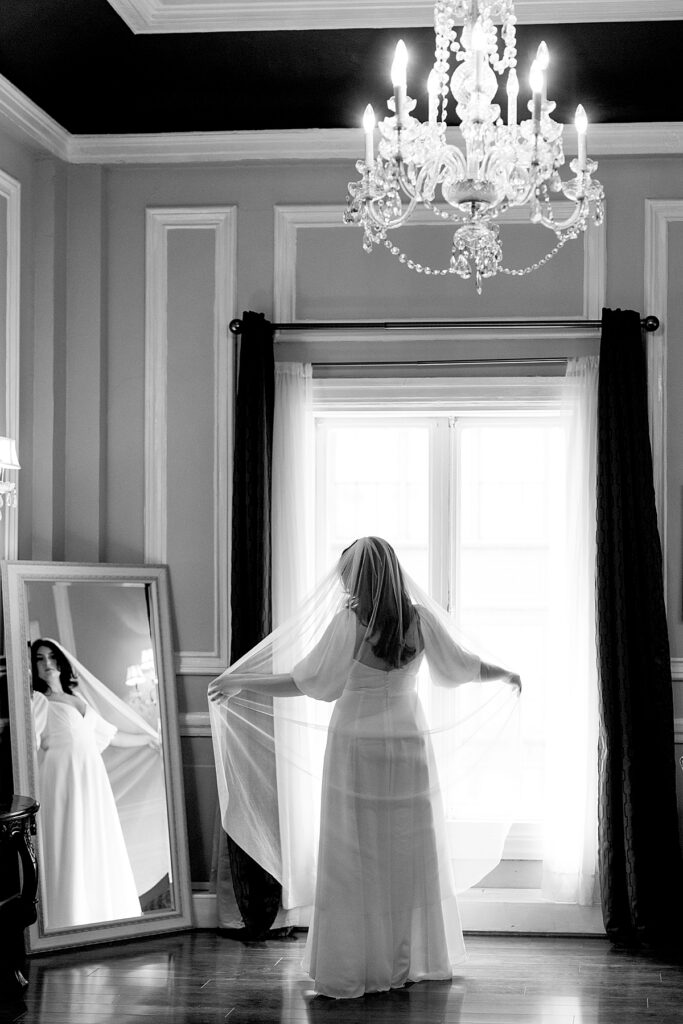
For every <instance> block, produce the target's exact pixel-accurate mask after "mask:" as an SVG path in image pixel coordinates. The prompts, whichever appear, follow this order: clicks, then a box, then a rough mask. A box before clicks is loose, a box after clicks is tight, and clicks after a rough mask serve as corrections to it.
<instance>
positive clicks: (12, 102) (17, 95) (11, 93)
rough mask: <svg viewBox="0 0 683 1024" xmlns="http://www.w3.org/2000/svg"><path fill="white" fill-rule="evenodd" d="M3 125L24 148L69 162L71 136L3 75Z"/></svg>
mask: <svg viewBox="0 0 683 1024" xmlns="http://www.w3.org/2000/svg"><path fill="white" fill-rule="evenodd" d="M0 125H2V127H3V128H5V129H6V130H7V132H8V134H10V135H12V136H14V137H15V138H17V139H19V141H20V142H23V143H24V144H25V145H29V146H31V147H33V148H36V149H39V150H40V151H41V152H45V151H47V152H48V153H51V154H52V156H57V157H59V158H60V159H61V160H69V146H70V142H71V139H72V136H71V135H70V134H69V132H68V131H67V130H66V129H65V128H62V126H61V125H60V124H57V122H56V121H54V120H53V119H52V118H51V117H50V116H49V115H48V114H46V113H45V111H44V110H42V109H41V108H40V107H39V106H38V105H37V104H36V103H34V102H33V100H30V99H29V98H28V96H26V95H25V94H24V93H23V92H21V91H20V90H19V89H17V88H16V86H14V85H12V83H11V82H10V81H9V79H7V78H5V77H4V75H0Z"/></svg>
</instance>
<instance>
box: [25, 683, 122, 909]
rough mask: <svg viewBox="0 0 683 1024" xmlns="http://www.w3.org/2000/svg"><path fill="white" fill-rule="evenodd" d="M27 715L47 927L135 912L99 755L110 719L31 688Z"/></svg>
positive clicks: (116, 816) (110, 731) (109, 730)
mask: <svg viewBox="0 0 683 1024" xmlns="http://www.w3.org/2000/svg"><path fill="white" fill-rule="evenodd" d="M33 714H34V722H35V727H36V736H37V740H38V748H39V749H38V785H39V790H38V799H39V802H40V811H39V813H38V837H39V870H40V875H41V879H42V892H43V894H44V899H45V904H44V906H45V923H46V926H47V927H48V928H50V929H53V928H65V927H69V926H72V925H85V924H96V923H100V922H103V921H117V920H121V919H124V918H130V917H139V916H140V914H141V909H140V900H139V899H138V895H137V891H136V887H135V880H134V878H133V872H132V869H131V866H130V860H129V857H128V853H127V850H126V845H125V842H124V838H123V832H122V830H121V823H120V820H119V814H118V811H117V808H116V803H115V801H114V796H113V793H112V789H111V785H110V783H109V778H108V776H107V771H106V768H105V766H104V762H103V760H102V757H101V751H102V750H104V749H105V747H107V746H108V744H109V743H110V741H111V739H112V737H113V736H114V734H115V733H116V728H115V726H113V725H111V724H110V723H109V722H106V721H105V720H104V719H103V718H102V717H101V716H100V715H99V714H98V713H97V712H96V711H95V710H94V708H92V707H91V706H90V705H89V704H86V710H85V714H84V715H83V714H81V712H80V711H79V710H78V708H77V707H76V706H75V705H73V704H70V703H66V702H64V701H50V700H48V698H47V697H46V696H45V695H44V694H42V693H38V692H35V693H34V694H33Z"/></svg>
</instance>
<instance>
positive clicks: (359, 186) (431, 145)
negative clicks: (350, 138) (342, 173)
mask: <svg viewBox="0 0 683 1024" xmlns="http://www.w3.org/2000/svg"><path fill="white" fill-rule="evenodd" d="M458 20H460V21H462V23H463V24H462V27H461V29H460V32H459V34H458V31H457V29H456V22H457V21H458ZM516 21H517V19H516V17H515V13H514V5H513V2H512V0H436V3H435V7H434V31H435V35H436V47H435V57H434V67H433V69H432V72H431V74H430V75H429V80H428V84H427V91H428V94H429V117H428V120H427V121H426V122H425V123H422V122H420V121H418V120H417V119H416V118H415V117H413V116H412V111H413V110H414V108H415V100H414V99H411V98H410V97H409V96H408V94H407V86H406V68H407V63H408V55H407V51H406V48H405V45H404V43H403V41H402V40H400V41H399V43H398V45H397V47H396V56H395V58H394V62H393V64H392V68H391V78H392V83H393V96H392V97H391V98H390V99H389V101H388V107H389V110H390V111H392V114H391V116H388V117H385V118H384V120H383V121H380V122H379V132H380V140H379V146H378V152H377V153H375V149H374V132H375V116H374V112H373V110H372V107H371V106H369V105H368V107H367V108H366V110H365V116H364V118H363V129H364V132H365V158H364V159H363V160H358V161H357V162H356V169H357V170H358V172H359V173H360V175H361V178H360V180H359V181H355V182H350V183H349V186H348V190H349V195H348V197H347V200H348V201H347V208H346V211H345V214H344V221H345V222H346V223H347V224H360V225H361V226H362V228H363V234H364V237H363V248H364V249H365V251H366V252H370V251H371V250H372V248H373V246H375V245H379V244H382V245H384V246H385V247H386V248H387V249H388V250H389V252H390V253H391V254H392V256H395V257H397V258H398V260H399V262H400V263H403V264H404V265H405V266H407V267H408V268H409V269H410V270H413V271H416V272H417V273H418V274H420V273H424V274H432V275H437V276H438V275H441V276H446V275H447V274H457V275H458V276H459V277H461V278H465V279H468V278H471V277H474V280H475V283H476V286H477V291H478V292H481V283H482V279H483V278H485V277H493V276H495V275H496V274H509V275H512V276H515V277H518V276H521V275H523V274H528V273H530V272H531V271H533V270H536V269H537V268H538V267H540V266H542V265H543V264H544V263H547V262H548V260H550V259H551V258H552V257H553V256H554V255H555V254H556V253H557V252H559V250H560V249H561V248H562V246H563V245H564V244H565V243H566V242H567V241H568V240H569V239H570V238H576V237H577V236H578V235H579V234H580V232H582V231H585V229H586V227H587V224H588V219H589V217H592V219H593V220H594V221H595V223H596V224H599V223H600V222H601V221H602V216H603V208H602V199H603V190H602V186H601V184H600V182H599V181H596V180H594V179H593V178H592V174H593V172H594V171H595V170H596V169H597V166H598V165H597V163H596V162H595V161H594V160H589V159H588V157H587V154H586V132H587V127H588V122H587V118H586V114H585V111H584V109H583V107H581V106H579V107H578V108H577V111H576V120H575V126H576V132H577V142H578V155H577V157H576V158H575V159H573V160H572V161H571V163H570V164H569V167H570V169H571V170H572V172H573V173H574V177H573V178H569V179H568V180H565V181H563V180H562V179H561V178H560V174H559V168H560V167H561V166H562V165H563V164H564V153H563V150H562V129H563V127H564V126H563V125H562V124H559V123H558V122H557V121H553V119H552V117H551V114H552V113H553V111H554V110H555V103H553V102H552V100H549V99H548V97H547V87H546V70H547V67H548V63H549V54H548V48H547V46H546V45H545V43H541V44H540V46H539V47H538V52H537V54H536V58H535V60H534V61H533V62H532V65H531V70H530V74H529V84H530V86H531V93H532V96H531V100H530V101H529V103H528V110H529V113H530V115H531V116H530V117H528V118H526V119H524V120H518V117H517V98H518V95H519V81H518V78H517V70H516V67H517V47H516V34H515V24H516ZM497 23H499V24H497ZM451 54H454V56H455V62H456V65H457V66H456V68H455V71H454V73H453V74H452V75H451V74H450V59H451V58H450V55H451ZM506 70H507V111H506V114H507V123H505V122H504V121H503V119H502V117H501V109H500V107H499V106H498V104H496V103H493V102H492V101H493V99H494V97H495V95H496V93H497V91H498V76H502V75H503V72H505V71H506ZM449 93H450V94H451V95H452V97H453V99H454V100H455V112H456V114H457V116H458V117H459V118H460V132H461V134H462V144H461V147H460V148H459V147H457V146H454V145H450V144H449V143H448V142H447V141H446V119H447V110H448V98H449ZM551 193H560V194H561V195H562V196H564V198H565V199H567V200H569V201H570V202H572V203H573V204H574V206H573V209H571V212H570V214H569V216H568V217H566V218H565V219H563V220H557V219H556V218H555V216H554V211H553V203H552V201H551ZM418 204H420V205H421V206H424V207H425V208H426V209H427V210H430V211H431V212H432V213H433V214H434V216H435V218H438V219H441V220H448V221H451V222H453V223H454V224H456V225H457V227H456V230H455V234H454V235H453V245H452V249H451V258H450V262H449V263H448V265H447V266H445V267H441V268H433V267H429V266H423V265H422V264H421V263H417V262H415V261H414V260H413V259H409V258H408V255H407V254H406V253H405V252H402V251H401V249H400V247H399V246H397V245H394V244H393V242H392V240H391V239H389V238H388V237H387V233H388V232H389V231H391V230H393V229H394V228H397V227H400V226H401V225H403V224H405V223H406V222H407V221H408V220H409V219H410V217H411V215H412V213H413V211H414V210H415V208H416V207H417V206H418ZM513 206H528V208H529V216H530V220H531V222H532V223H533V224H540V225H543V226H544V227H546V228H549V229H550V230H551V231H553V232H554V234H555V238H556V241H555V244H554V246H553V247H552V248H551V249H550V250H549V251H548V252H547V253H546V255H545V256H543V257H542V258H541V259H539V260H538V261H537V262H536V263H533V264H531V265H530V266H525V267H518V268H509V267H505V266H503V263H502V258H503V253H502V246H501V242H500V238H499V226H498V224H497V223H496V221H497V219H498V217H499V216H500V214H502V213H504V212H505V210H507V209H509V208H510V207H513Z"/></svg>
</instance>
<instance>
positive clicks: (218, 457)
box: [144, 206, 236, 675]
mask: <svg viewBox="0 0 683 1024" xmlns="http://www.w3.org/2000/svg"><path fill="white" fill-rule="evenodd" d="M194 230H202V231H206V230H209V231H213V233H214V235H215V264H214V266H215V304H214V344H213V348H214V368H213V370H214V381H213V386H214V394H213V398H214V408H215V410H216V418H215V431H214V439H213V480H212V481H211V484H212V487H211V492H210V493H211V500H212V501H213V511H214V516H213V532H214V536H213V542H214V551H215V559H214V578H213V580H207V581H206V589H207V593H211V594H212V601H213V607H212V611H211V615H212V622H213V638H214V639H213V644H212V647H211V649H210V650H192V651H190V650H182V651H177V652H176V666H177V671H178V672H180V673H183V674H185V675H202V674H208V675H215V674H217V673H219V672H221V671H222V670H223V669H224V668H225V667H226V665H227V663H228V648H229V560H230V550H229V536H230V534H229V530H230V504H231V459H232V415H231V410H230V409H229V408H228V404H229V403H228V399H229V396H230V395H231V394H232V381H233V373H234V367H233V347H232V345H231V344H230V341H229V335H228V329H227V325H228V323H229V321H230V319H231V317H232V316H233V315H234V303H235V275H236V260H235V255H236V208H235V207H234V206H225V207H187V208H184V207H172V208H149V209H148V210H147V252H146V327H145V504H144V558H145V561H146V562H151V563H168V561H169V551H168V538H167V498H168V490H167V475H168V461H167V460H168V450H167V436H168V381H167V363H168V318H167V302H168V241H169V232H172V231H194Z"/></svg>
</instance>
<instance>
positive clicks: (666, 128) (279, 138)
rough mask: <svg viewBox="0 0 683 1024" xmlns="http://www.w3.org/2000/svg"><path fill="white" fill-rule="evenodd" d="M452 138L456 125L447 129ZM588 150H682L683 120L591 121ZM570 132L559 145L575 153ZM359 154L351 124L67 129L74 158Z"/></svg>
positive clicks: (226, 159)
mask: <svg viewBox="0 0 683 1024" xmlns="http://www.w3.org/2000/svg"><path fill="white" fill-rule="evenodd" d="M448 134H449V137H450V136H452V138H451V139H450V141H452V142H454V143H455V142H456V141H457V129H455V128H454V129H449V133H448ZM588 146H589V152H590V154H591V156H637V155H643V156H644V155H649V156H653V155H663V154H669V155H682V154H683V122H679V121H676V122H671V123H669V122H667V123H658V124H596V125H592V126H591V128H590V134H589V143H588ZM575 151H576V149H575V140H574V138H573V132H571V131H570V132H569V133H568V136H567V140H566V145H565V152H566V153H567V155H568V156H571V155H572V154H573V153H575ZM360 156H362V133H361V131H360V130H359V129H355V128H329V129H322V128H310V129H295V130H290V131H272V132H271V131H253V132H207V133H199V132H188V133H185V134H183V133H178V134H168V135H73V136H70V137H69V147H68V157H67V159H68V160H69V161H70V162H71V163H80V164H149V163H161V164H165V163H204V162H206V163H239V162H246V161H261V160H269V161H280V160H282V161H284V160H296V161H300V160H354V159H357V158H359V157H360Z"/></svg>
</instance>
